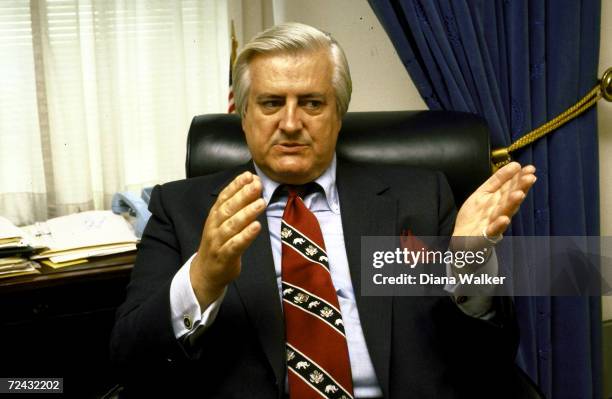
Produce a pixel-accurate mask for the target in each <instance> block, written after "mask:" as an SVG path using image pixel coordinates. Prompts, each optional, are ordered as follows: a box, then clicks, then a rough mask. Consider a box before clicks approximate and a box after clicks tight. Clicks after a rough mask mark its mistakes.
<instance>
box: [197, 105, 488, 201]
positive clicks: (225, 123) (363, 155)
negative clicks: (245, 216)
mask: <svg viewBox="0 0 612 399" xmlns="http://www.w3.org/2000/svg"><path fill="white" fill-rule="evenodd" d="M336 153H337V155H338V158H339V159H345V160H350V161H353V162H362V163H375V164H392V165H406V166H415V167H419V168H424V169H431V170H439V171H442V172H444V173H445V174H446V176H447V178H448V180H449V183H450V186H451V189H452V190H453V193H454V195H455V199H456V201H457V203H458V204H460V203H462V202H463V201H464V200H465V199H466V198H467V196H468V195H469V194H470V193H471V192H473V191H474V190H475V189H476V188H477V187H478V186H479V185H480V184H481V183H482V182H483V181H484V180H486V179H487V178H488V177H489V175H490V174H491V163H490V158H489V156H490V155H489V154H490V142H489V130H488V128H487V126H486V124H485V122H484V121H483V120H482V119H481V118H480V117H478V116H476V115H473V114H467V113H463V112H453V111H391V112H350V113H347V114H346V115H345V117H344V118H343V121H342V129H341V130H340V134H339V137H338V144H337V146H336ZM250 158H251V156H250V153H249V150H248V148H247V146H246V141H245V139H244V133H243V132H242V127H241V123H240V118H239V117H238V116H237V115H228V114H208V115H200V116H196V117H195V118H193V121H192V122H191V127H190V128H189V136H188V140H187V159H186V165H185V166H186V174H187V177H188V178H189V177H195V176H201V175H206V174H210V173H214V172H217V171H220V170H224V169H228V168H231V167H234V166H237V165H240V164H243V163H245V162H247V161H248V160H249V159H250Z"/></svg>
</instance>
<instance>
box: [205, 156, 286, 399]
mask: <svg viewBox="0 0 612 399" xmlns="http://www.w3.org/2000/svg"><path fill="white" fill-rule="evenodd" d="M245 170H248V171H250V172H251V173H255V168H254V167H253V163H252V161H249V163H248V164H246V165H244V166H243V167H242V168H241V169H239V170H238V172H237V173H235V174H232V179H233V177H235V176H237V175H238V174H240V173H242V172H244V171H245ZM230 181H231V179H230V180H228V181H226V182H224V183H223V184H222V185H220V186H219V187H218V189H217V190H216V191H215V192H214V193H213V195H218V194H219V192H220V191H221V190H222V189H223V188H224V187H225V186H226V185H227V184H229V183H230ZM257 220H258V221H259V223H261V226H262V230H261V232H260V233H259V235H258V236H257V238H256V239H255V241H254V242H253V243H252V244H251V246H250V247H249V248H248V249H247V250H246V251H245V253H244V254H243V256H242V271H241V273H240V277H238V278H237V279H236V280H235V281H234V283H233V284H234V287H235V288H236V290H237V291H238V295H239V296H240V299H241V301H242V304H243V305H244V307H245V309H246V312H247V314H248V317H249V319H250V320H251V323H253V326H254V327H255V331H257V335H258V337H259V340H260V342H261V345H262V348H263V351H264V353H265V355H266V357H267V359H268V361H269V362H270V365H271V367H272V369H273V371H274V376H275V377H276V381H277V386H278V388H279V397H280V396H281V395H282V393H283V392H284V383H285V360H284V358H285V357H284V353H285V327H284V322H283V315H282V309H281V302H280V297H279V293H278V286H277V285H276V271H275V270H274V260H273V258H272V248H271V244H270V233H269V230H268V220H267V217H266V213H265V212H264V213H262V214H261V215H259V217H258V218H257Z"/></svg>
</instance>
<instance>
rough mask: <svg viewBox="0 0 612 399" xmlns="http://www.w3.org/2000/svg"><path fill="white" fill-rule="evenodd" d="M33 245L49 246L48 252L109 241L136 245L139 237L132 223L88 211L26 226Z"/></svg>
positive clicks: (104, 212) (101, 212) (109, 242)
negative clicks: (133, 229)
mask: <svg viewBox="0 0 612 399" xmlns="http://www.w3.org/2000/svg"><path fill="white" fill-rule="evenodd" d="M24 230H26V231H27V232H28V233H29V234H30V235H31V236H32V240H33V246H36V247H46V248H49V250H48V251H45V252H43V253H44V254H45V255H51V254H55V253H58V252H61V251H68V250H74V249H77V248H88V247H98V246H103V245H109V244H126V243H130V244H135V243H136V242H137V240H138V239H137V238H136V236H135V235H134V232H133V231H132V228H131V226H130V225H129V223H128V222H127V221H126V220H125V219H124V218H123V217H122V216H120V215H115V214H114V213H113V212H111V211H88V212H81V213H75V214H72V215H67V216H61V217H57V218H53V219H49V220H47V221H46V222H43V223H36V224H34V225H31V226H27V227H24Z"/></svg>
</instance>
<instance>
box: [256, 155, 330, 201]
mask: <svg viewBox="0 0 612 399" xmlns="http://www.w3.org/2000/svg"><path fill="white" fill-rule="evenodd" d="M253 165H254V166H255V171H256V172H257V175H258V176H259V178H260V179H261V183H262V185H263V195H262V197H263V199H264V201H265V202H266V206H268V205H269V204H270V200H271V199H272V195H273V194H274V192H275V191H276V189H277V188H278V186H280V185H281V183H279V182H277V181H274V180H272V179H271V178H270V177H268V176H267V175H266V174H265V173H264V172H263V171H262V170H261V169H260V168H259V167H258V166H257V164H255V162H254V161H253ZM314 182H315V183H317V184H318V185H319V186H321V188H322V189H323V192H324V193H325V199H326V200H327V204H328V205H329V209H331V210H332V212H334V213H340V206H339V204H338V202H339V201H338V188H337V187H336V154H335V153H334V157H333V158H332V161H331V163H330V164H329V166H328V167H327V169H325V172H323V174H322V175H321V176H319V177H317V178H316V179H315V180H314Z"/></svg>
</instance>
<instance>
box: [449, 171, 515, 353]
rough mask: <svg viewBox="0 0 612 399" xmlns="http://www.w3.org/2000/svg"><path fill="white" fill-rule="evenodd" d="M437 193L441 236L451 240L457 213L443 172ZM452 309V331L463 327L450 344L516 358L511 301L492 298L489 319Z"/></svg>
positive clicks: (453, 336) (455, 307) (454, 334)
mask: <svg viewBox="0 0 612 399" xmlns="http://www.w3.org/2000/svg"><path fill="white" fill-rule="evenodd" d="M438 190H439V201H438V214H439V220H440V223H439V227H438V234H439V235H440V236H449V237H450V236H451V235H452V233H453V229H454V223H455V218H456V216H457V210H456V208H455V204H454V200H453V194H452V191H451V189H450V186H449V185H448V182H447V180H446V177H445V176H444V174H443V173H438ZM468 300H469V298H468ZM449 302H450V301H449ZM451 307H452V308H453V310H454V311H449V312H448V313H446V314H447V315H450V317H449V318H448V319H447V320H446V322H447V323H448V325H449V328H451V329H453V327H452V326H454V327H456V326H457V325H463V326H464V327H463V328H462V329H457V328H454V330H455V331H456V332H455V333H453V334H452V335H451V336H450V337H449V340H450V342H462V343H468V342H472V343H473V344H472V345H481V346H482V347H483V348H489V349H490V355H491V358H492V359H496V360H497V359H500V358H505V359H514V356H515V354H516V349H517V346H518V326H517V323H516V315H515V312H514V306H513V303H512V300H511V298H509V297H499V296H496V297H493V310H494V315H495V316H494V317H492V318H488V319H486V320H485V319H481V318H475V317H472V316H469V315H467V314H465V313H463V312H462V311H460V310H459V308H458V307H457V305H456V304H455V303H452V304H451ZM451 331H452V330H451Z"/></svg>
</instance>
